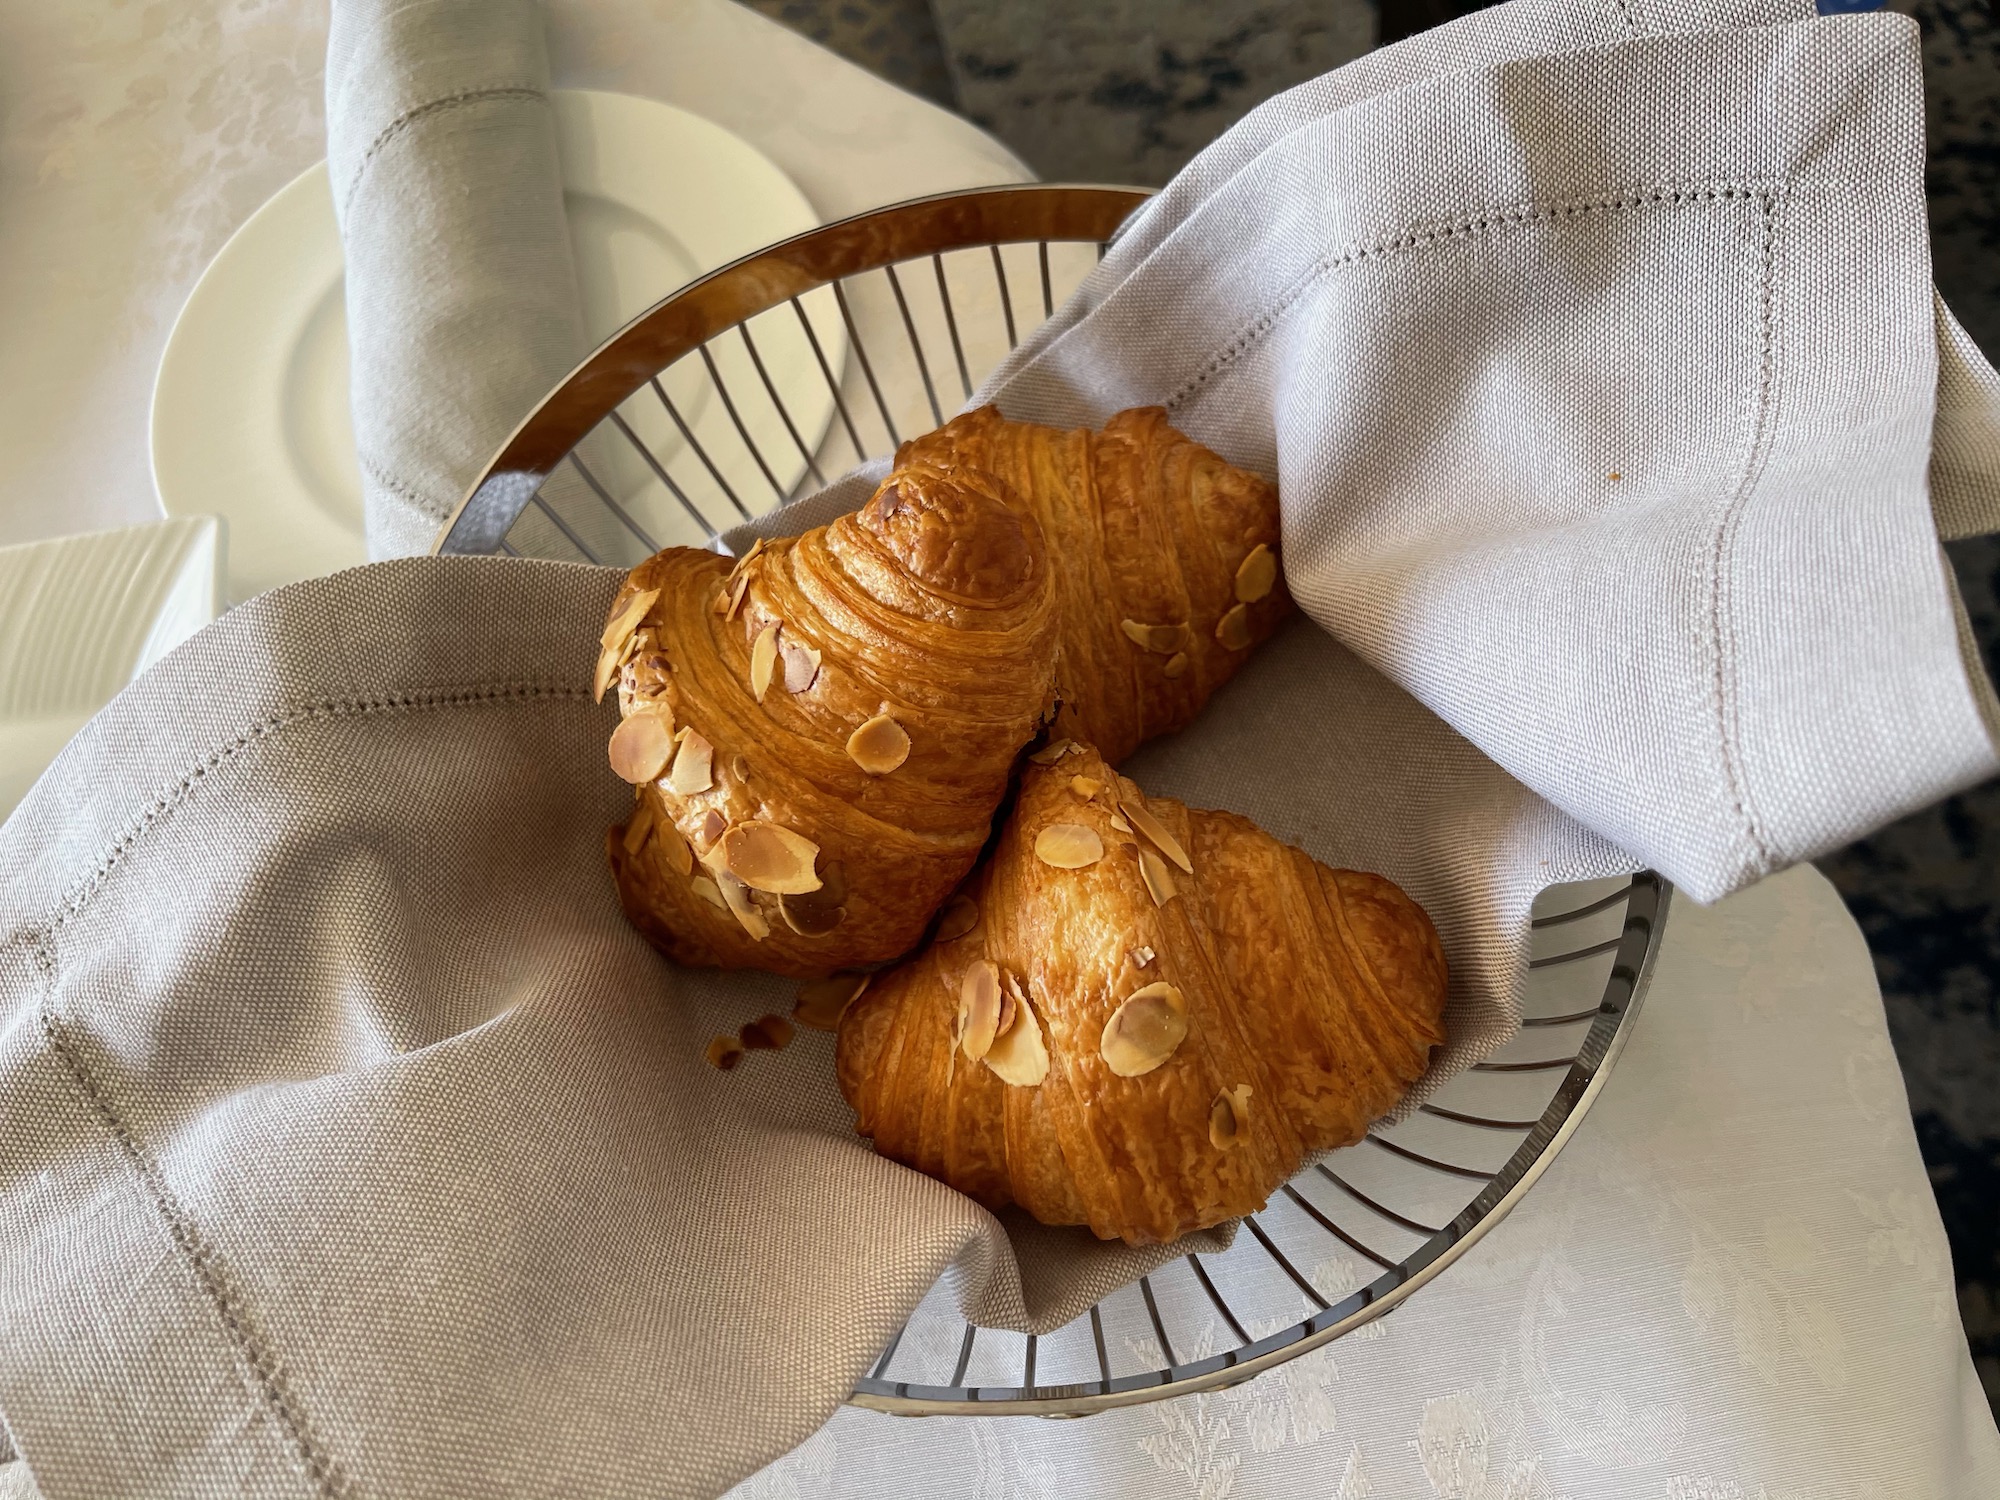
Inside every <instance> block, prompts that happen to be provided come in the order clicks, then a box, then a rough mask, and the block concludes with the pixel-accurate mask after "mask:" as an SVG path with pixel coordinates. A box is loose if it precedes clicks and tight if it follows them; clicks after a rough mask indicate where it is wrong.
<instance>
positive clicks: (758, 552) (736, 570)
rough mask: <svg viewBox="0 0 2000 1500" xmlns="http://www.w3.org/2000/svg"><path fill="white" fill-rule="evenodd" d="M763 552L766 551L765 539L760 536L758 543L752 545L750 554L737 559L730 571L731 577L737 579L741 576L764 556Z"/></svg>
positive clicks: (747, 553)
mask: <svg viewBox="0 0 2000 1500" xmlns="http://www.w3.org/2000/svg"><path fill="white" fill-rule="evenodd" d="M763 551H764V539H763V538H762V537H761V536H760V537H758V538H757V540H756V541H754V542H752V543H751V544H750V550H749V551H748V552H746V553H744V554H743V555H742V556H741V557H739V558H737V559H736V561H735V563H734V564H733V565H732V566H731V567H730V569H729V576H730V577H731V578H736V577H738V576H740V575H741V574H742V572H743V570H744V569H745V568H747V567H749V566H750V564H752V563H753V562H755V561H756V560H757V559H758V558H759V557H760V556H762V555H763Z"/></svg>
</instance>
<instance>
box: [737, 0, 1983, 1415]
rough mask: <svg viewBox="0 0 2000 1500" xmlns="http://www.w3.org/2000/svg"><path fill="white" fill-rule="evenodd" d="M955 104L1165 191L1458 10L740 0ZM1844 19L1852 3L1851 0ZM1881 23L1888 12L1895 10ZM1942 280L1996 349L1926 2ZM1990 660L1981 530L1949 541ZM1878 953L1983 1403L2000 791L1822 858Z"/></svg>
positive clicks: (1973, 63) (1953, 5)
mask: <svg viewBox="0 0 2000 1500" xmlns="http://www.w3.org/2000/svg"><path fill="white" fill-rule="evenodd" d="M751 3H752V4H753V5H755V7H756V8H757V9H759V10H762V11H764V12H765V13H766V14H768V15H772V16H775V17H777V18H778V19H780V20H782V21H784V22H786V23H787V24H789V25H792V26H795V27H797V28H798V29H799V30H801V31H804V32H806V33H807V34H808V35H810V36H813V37H815V38H817V39H818V40H820V41H822V42H825V43H826V44H827V45H829V46H831V47H833V48H834V49H835V50H837V51H840V52H842V53H844V54H846V55H847V56H849V57H851V58H853V59H854V60H855V61H857V62H859V63H861V64H863V65H864V66H866V67H871V68H874V69H875V70H876V71H877V72H879V73H881V74H882V75H883V76H885V77H888V78H890V79H893V80H894V81H896V82H898V83H900V84H902V85H903V86H904V87H905V88H908V89H911V90H912V91H914V92H916V93H921V94H925V95H927V96H929V97H931V98H934V99H937V100H939V101H940V102H941V103H945V104H948V105H952V106H954V107H957V108H960V109H962V110H964V112H965V113H967V114H969V115H971V116H972V118H974V119H975V120H978V121H979V122H980V123H981V124H982V125H985V126H986V127H987V128H988V129H990V130H992V131H993V132H994V133H995V134H997V135H998V136H1000V138H1001V139H1003V140H1004V141H1006V142H1007V143H1008V144H1009V145H1010V146H1012V147H1013V148H1014V149H1015V150H1016V151H1017V152H1019V153H1020V155H1021V156H1022V157H1023V159H1025V160H1026V161H1028V162H1029V163H1030V164H1031V165H1033V166H1034V167H1035V168H1036V170H1037V171H1039V172H1041V173H1042V174H1043V176H1045V177H1049V178H1055V179H1069V180H1073V181H1098V182H1139V183H1151V184H1157V183H1161V182H1164V181H1165V180H1166V179H1167V178H1168V177H1169V176H1171V175H1172V174H1173V172H1174V171H1176V170H1177V169H1178V168H1179V167H1180V166H1181V165H1182V163H1184V162H1185V161H1186V160H1187V159H1188V158H1189V157H1190V156H1192V155H1193V154H1194V153H1195V152H1196V151H1198V150H1199V149H1200V148H1201V147H1202V146H1203V145H1204V144H1206V143H1207V142H1208V141H1209V140H1212V139H1213V138H1214V137H1215V136H1216V135H1217V134H1219V133H1220V132H1221V131H1222V130H1224V129H1226V128H1227V127H1228V126H1229V125H1230V124H1231V123H1233V122H1234V121H1235V120H1236V119H1237V118H1239V117H1240V116H1241V115H1243V114H1244V113H1245V112H1246V111H1248V110H1249V109H1251V108H1253V107H1254V106H1255V105H1257V104H1258V103H1259V102H1261V101H1262V100H1264V99H1266V98H1268V97H1270V96H1271V95H1272V94H1274V93H1277V92H1278V91H1279V90H1281V89H1284V88H1287V87H1289V86H1290V85H1292V84H1293V83H1296V82H1298V81H1300V80H1301V79H1304V78H1308V77H1311V76H1312V75H1314V74H1316V73H1319V72H1322V71H1324V70H1325V69H1327V68H1331V67H1334V66H1337V65H1338V64H1339V63H1341V62H1343V61H1345V60H1347V59H1348V58H1350V57H1353V56H1355V55H1357V54H1359V53H1360V52H1362V51H1365V50H1366V49H1367V48H1368V47H1369V46H1370V45H1372V44H1373V42H1374V40H1375V38H1376V36H1377V35H1378V34H1379V35H1380V36H1382V37H1384V38H1385V39H1391V40H1393V39H1394V38H1396V37H1400V36H1407V35H1409V34H1410V33H1412V32H1415V31H1421V30H1423V29H1425V28H1426V27H1429V26H1433V25H1436V24H1438V23H1439V22H1441V21H1444V20H1448V19H1450V18H1451V17H1452V16H1453V15H1456V14H1459V13H1461V12H1462V11H1465V10H1470V9H1475V8H1477V7H1476V6H1474V5H1471V4H1468V3H1465V0H1380V10H1379V12H1378V11H1377V9H1376V7H1375V5H1374V4H1372V3H1370V0H1319V3H1311V0H1093V3H1091V4H1087V5H1070V4H1065V3H1062V0H928V3H927V0H751ZM1847 8H1852V7H1851V6H1849V7H1847ZM1897 8H1898V9H1904V8H1906V7H1905V6H1904V5H1903V4H1901V3H1898V5H1897ZM1907 8H1908V9H1909V10H1910V13H1911V14H1913V15H1915V16H1916V17H1917V19H1918V20H1919V21H1920V22H1921V24H1922V26H1923V28H1924V61H1925V72H1926V80H1927V85H1928V97H1929V132H1930V198H1931V229H1932V240H1933V247H1934V253H1935V257H1936V273H1937V280H1938V285H1939V287H1940V288H1941V289H1942V290H1943V292H1944V295H1945V298H1946V300H1947V301H1949V302H1950V303H1951V305H1952V307H1953V309H1954V310H1955V311H1956V312H1957V314H1958V316H1959V318H1960V320H1961V321H1962V322H1963V323H1964V324H1965V326H1966V328H1967V329H1968V330H1969V331H1970V332H1971V333H1972V336H1973V337H1974V338H1975V339H1977V340H1978V341H1979V343H1980V345H1981V347H1982V348H1983V349H1985V350H1986V352H1987V354H1988V355H1989V356H2000V16H1996V12H1995V8H1994V4H1993V0H1921V3H1917V4H1914V5H1910V6H1908V7H1907ZM1950 552H1951V557H1952V562H1953V565H1954V566H1955V568H1956V569H1957V572H1958V576H1959V580H1960V584H1961V587H1962V588H1963V591H1964V593H1965V598H1966V604H1967V607H1968V609H1969V610H1970V612H1971V615H1972V619H1973V622H1974V625H1975V628H1976V630H1977V632H1978V634H1979V638H1980V641H1981V642H1982V644H1983V646H1984V648H1985V650H1986V653H1987V658H1988V661H1989V662H1991V663H1994V664H1995V665H1996V666H2000V538H1993V537H1987V538H1981V539H1978V540H1975V541H1970V542H1960V543H1955V544H1953V546H1952V547H1951V548H1950ZM1821 866H1822V868H1823V869H1824V870H1825V871H1826V873H1827V875H1828V876H1829V877H1830V878H1831V879H1832V880H1833V882H1834V884H1835V885H1836V886H1837V887H1839V889H1840V892H1841V894H1842V896H1843V897H1845V898H1846V900H1847V904H1848V906H1849V907H1850V908H1851V909H1852V910H1853V912H1854V915H1855V917H1856V919H1857V920H1858V921H1859V922H1860V924H1861V927H1862V930H1863V931H1864V932H1866V933H1867V935H1868V942H1869V946H1870V947H1871V948H1872V949H1873V951H1874V954H1875V966H1876V970H1877V973H1878V974H1879V975H1880V978H1881V982H1882V993H1883V998H1884V1000H1885V1001H1886V1003H1887V1006H1888V1012H1889V1030H1890V1034H1891V1035H1892V1036H1893V1037H1894V1039H1895V1044H1896V1051H1897V1055H1898V1056H1899V1058H1900V1059H1901V1061H1902V1065H1903V1076H1904V1078H1905V1080H1906V1082H1907V1083H1908V1086H1909V1093H1910V1108H1911V1111H1912V1112H1913V1114H1914V1115H1915V1118H1916V1125H1917V1138H1918V1141H1919V1143H1920V1144H1921V1146H1922V1148H1923V1153H1924V1160H1925V1162H1926V1163H1927V1164H1928V1165H1929V1168H1930V1175H1931V1183H1932V1186H1933V1188H1934V1189H1935V1191H1936V1193H1937V1198H1938V1205H1939V1207H1940V1208H1941V1209H1942V1211H1943V1214H1944V1221H1945V1227H1946V1229H1947V1230H1948V1231H1949V1233H1950V1235H1951V1243H1952V1255H1953V1260H1954V1263H1955V1266H1956V1269H1957V1274H1958V1283H1959V1308H1960V1311H1961V1313H1962V1315H1963V1317H1964V1319H1965V1326H1966V1332H1967V1334H1968V1335H1969V1336H1970V1338H1971V1340H1972V1350H1973V1356H1974V1359H1975V1361H1976V1362H1977V1364H1978V1367H1979V1373H1980V1378H1981V1380H1982V1381H1983V1382H1984V1383H1985V1386H1986V1391H1987V1394H1988V1396H1989V1397H1991V1398H1992V1399H1993V1401H1994V1403H1995V1406H1996V1408H2000V782H1990V783H1988V784H1987V785H1985V786H1983V787H1980V788H1978V789H1976V790H1974V791H1972V792H1969V793H1967V794H1965V795H1964V796H1961V797H1954V798H1952V799H1951V800H1950V801H1949V802H1946V803H1945V804H1943V805H1942V806H1940V807H1936V808H1933V809H1931V810H1930V811H1928V812H1925V813H1922V814H1919V815H1918V816H1916V817H1914V818H1910V819H1907V820H1905V821H1904V822H1902V823H1899V824H1897V825H1895V826H1894V827H1892V828H1888V829H1885V830H1884V831H1883V832H1882V833H1880V834H1878V835H1877V836H1876V837H1874V838H1872V839H1869V840H1867V841H1865V842H1863V843H1860V844H1856V845H1854V846H1852V847H1851V848H1848V849H1845V850H1842V851H1841V852H1840V853H1838V854H1836V855H1834V856H1832V857H1831V858H1829V859H1826V860H1824V861H1822V862H1821Z"/></svg>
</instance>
